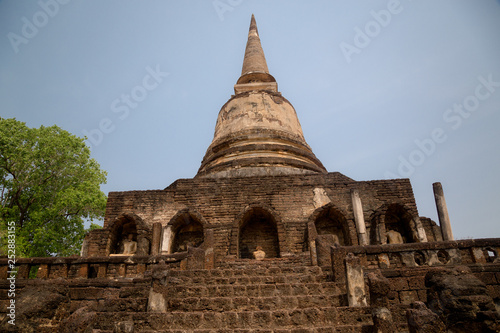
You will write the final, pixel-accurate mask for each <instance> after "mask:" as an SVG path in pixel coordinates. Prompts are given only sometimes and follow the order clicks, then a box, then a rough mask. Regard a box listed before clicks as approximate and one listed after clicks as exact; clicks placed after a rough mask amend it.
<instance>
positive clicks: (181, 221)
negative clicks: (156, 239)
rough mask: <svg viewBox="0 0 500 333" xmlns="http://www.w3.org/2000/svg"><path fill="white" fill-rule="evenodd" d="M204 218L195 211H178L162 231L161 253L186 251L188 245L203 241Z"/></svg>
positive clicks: (198, 243)
mask: <svg viewBox="0 0 500 333" xmlns="http://www.w3.org/2000/svg"><path fill="white" fill-rule="evenodd" d="M204 224H205V223H204V219H203V218H202V217H201V216H200V215H199V214H198V213H196V212H194V211H191V210H188V209H184V210H181V211H179V212H178V213H177V214H176V215H175V216H174V217H173V218H172V219H171V220H170V222H169V223H168V224H167V226H166V228H165V229H164V232H163V242H162V253H164V254H170V253H176V252H184V251H187V248H188V246H191V247H199V246H201V245H202V244H203V242H204Z"/></svg>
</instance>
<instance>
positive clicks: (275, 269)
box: [168, 266, 322, 278]
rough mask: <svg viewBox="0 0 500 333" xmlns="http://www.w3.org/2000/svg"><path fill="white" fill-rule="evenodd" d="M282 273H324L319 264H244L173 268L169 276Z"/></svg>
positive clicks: (226, 275) (236, 275)
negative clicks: (187, 268) (237, 265)
mask: <svg viewBox="0 0 500 333" xmlns="http://www.w3.org/2000/svg"><path fill="white" fill-rule="evenodd" d="M281 274H286V275H290V274H300V275H304V274H314V275H318V274H322V270H321V268H320V267H318V266H290V267H280V266H270V267H266V266H256V267H253V266H244V267H243V266H242V267H239V268H218V269H195V270H171V271H169V274H168V275H169V276H173V277H203V278H210V277H226V278H227V277H233V276H235V277H238V276H261V275H268V276H269V275H271V276H275V275H281Z"/></svg>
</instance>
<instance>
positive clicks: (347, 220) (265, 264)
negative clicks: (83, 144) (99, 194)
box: [0, 16, 500, 333]
mask: <svg viewBox="0 0 500 333" xmlns="http://www.w3.org/2000/svg"><path fill="white" fill-rule="evenodd" d="M433 187H434V193H435V199H436V206H437V210H438V216H439V222H440V226H438V225H437V224H436V223H435V222H434V221H432V220H431V219H429V218H425V217H420V216H419V213H418V210H417V205H416V202H415V198H414V195H413V191H412V187H411V184H410V181H409V179H390V180H372V181H356V180H353V179H351V178H349V177H348V176H345V175H343V174H341V173H339V172H328V171H327V170H326V169H325V167H324V166H323V165H322V163H321V162H320V161H319V160H318V158H316V156H315V155H314V153H313V152H312V150H311V148H310V147H309V145H308V144H307V142H306V140H305V139H304V135H303V133H302V129H301V126H300V123H299V120H298V118H297V114H296V112H295V110H294V108H293V106H292V105H291V104H290V102H289V101H288V100H286V99H285V98H284V97H283V96H282V95H281V93H280V92H279V91H278V86H277V82H276V80H275V78H274V77H273V76H272V75H271V74H270V73H269V70H268V68H267V64H266V59H265V57H264V52H263V49H262V47H261V43H260V38H259V34H258V31H257V25H256V23H255V19H254V17H253V16H252V20H251V24H250V30H249V34H248V42H247V46H246V50H245V56H244V60H243V69H242V73H241V76H240V77H239V79H238V80H237V82H236V85H235V86H234V95H232V96H231V98H230V99H229V100H228V101H227V103H226V104H224V106H222V108H221V110H220V112H219V115H218V119H217V124H216V127H215V134H214V138H213V141H212V143H211V144H210V146H209V147H208V149H207V152H206V154H205V157H204V158H203V160H202V163H201V167H200V169H199V171H198V173H197V175H196V176H195V177H194V178H192V179H179V180H177V181H175V182H174V183H172V184H171V185H170V186H168V187H167V188H165V189H164V190H151V191H126V192H111V193H109V197H108V203H107V208H106V215H105V220H104V226H103V228H102V229H99V230H93V231H91V232H90V233H89V234H88V235H87V236H86V238H85V241H84V244H83V247H82V251H81V255H80V256H74V257H66V258H25V259H19V260H18V265H19V269H18V274H17V288H18V293H19V296H18V298H17V314H16V316H17V318H16V322H17V327H16V328H15V329H18V330H20V331H22V332H94V333H97V332H197V333H208V332H283V333H285V332H286V333H288V332H297V333H298V332H447V331H448V330H449V331H450V332H451V331H453V332H498V331H499V329H500V326H499V323H500V320H499V318H500V317H499V313H498V310H497V309H498V307H499V305H500V263H499V259H498V251H499V250H500V239H478V240H454V239H453V235H452V231H451V227H450V221H449V218H448V213H447V210H446V203H445V200H444V195H443V190H442V188H441V184H439V183H435V184H433ZM257 252H258V253H260V254H261V257H262V256H263V255H262V253H264V255H265V258H264V259H261V258H258V259H261V260H257V259H255V258H256V257H257V256H256V255H255V253H257ZM0 261H1V264H2V266H1V269H0V276H1V279H2V282H1V283H2V284H1V286H2V289H1V294H0V295H1V296H0V300H2V307H1V311H2V312H1V314H0V315H1V317H0V319H3V322H2V325H1V326H0V329H1V330H4V331H5V330H7V331H8V330H14V331H15V329H13V328H12V327H10V326H9V325H7V324H6V321H7V320H8V316H7V314H8V310H6V307H7V304H8V298H7V290H8V288H9V287H8V283H6V282H5V281H6V278H7V276H8V274H7V271H8V269H7V259H5V258H1V259H0ZM30 272H31V274H30ZM35 274H36V278H32V277H33V275H35ZM30 277H31V278H30Z"/></svg>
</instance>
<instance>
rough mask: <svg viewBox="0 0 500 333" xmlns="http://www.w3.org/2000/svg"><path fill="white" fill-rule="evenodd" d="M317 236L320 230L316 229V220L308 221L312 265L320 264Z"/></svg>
mask: <svg viewBox="0 0 500 333" xmlns="http://www.w3.org/2000/svg"><path fill="white" fill-rule="evenodd" d="M316 237H318V232H317V231H316V226H315V225H314V222H309V223H307V238H308V240H307V241H308V242H309V254H310V256H311V265H313V266H317V265H318V253H317V250H316Z"/></svg>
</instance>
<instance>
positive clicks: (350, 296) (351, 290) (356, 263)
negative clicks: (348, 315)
mask: <svg viewBox="0 0 500 333" xmlns="http://www.w3.org/2000/svg"><path fill="white" fill-rule="evenodd" d="M344 263H345V272H346V287H347V301H348V302H349V306H351V307H360V306H367V305H368V304H367V302H366V291H365V278H364V272H363V266H362V265H361V262H360V260H359V258H357V257H355V256H354V255H353V254H352V253H349V254H348V255H347V256H346V258H345V260H344Z"/></svg>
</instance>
